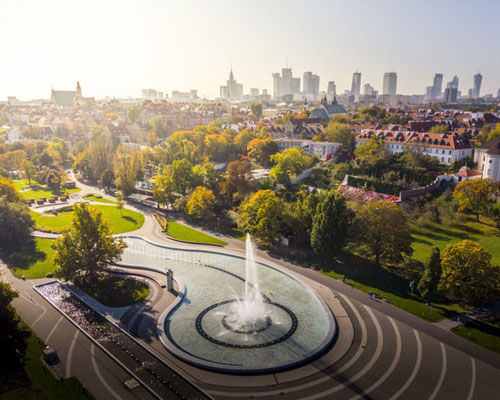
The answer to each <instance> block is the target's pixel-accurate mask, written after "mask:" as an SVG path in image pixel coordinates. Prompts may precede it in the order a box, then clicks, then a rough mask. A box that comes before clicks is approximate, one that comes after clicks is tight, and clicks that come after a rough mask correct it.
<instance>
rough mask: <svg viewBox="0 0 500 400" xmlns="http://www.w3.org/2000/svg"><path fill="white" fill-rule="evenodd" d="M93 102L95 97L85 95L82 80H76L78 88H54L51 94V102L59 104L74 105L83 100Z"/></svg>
mask: <svg viewBox="0 0 500 400" xmlns="http://www.w3.org/2000/svg"><path fill="white" fill-rule="evenodd" d="M89 101H91V102H93V101H95V100H94V98H93V97H83V96H82V88H81V86H80V82H78V81H77V82H76V90H75V91H73V90H54V88H52V93H51V95H50V102H51V103H54V104H57V105H59V106H66V107H72V106H74V105H76V104H77V103H81V102H89Z"/></svg>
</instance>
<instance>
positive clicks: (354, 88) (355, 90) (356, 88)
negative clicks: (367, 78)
mask: <svg viewBox="0 0 500 400" xmlns="http://www.w3.org/2000/svg"><path fill="white" fill-rule="evenodd" d="M360 93H361V72H358V71H356V72H355V73H354V74H353V75H352V84H351V95H353V96H355V97H358V96H359V95H360Z"/></svg>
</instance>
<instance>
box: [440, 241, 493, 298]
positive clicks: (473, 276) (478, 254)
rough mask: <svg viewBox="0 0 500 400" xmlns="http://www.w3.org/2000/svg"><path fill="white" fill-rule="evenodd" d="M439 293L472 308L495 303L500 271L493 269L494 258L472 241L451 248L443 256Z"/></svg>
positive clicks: (447, 248) (445, 250) (449, 246)
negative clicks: (443, 293) (492, 301)
mask: <svg viewBox="0 0 500 400" xmlns="http://www.w3.org/2000/svg"><path fill="white" fill-rule="evenodd" d="M441 266H442V268H443V273H442V276H441V282H440V285H439V287H440V289H441V290H443V291H444V292H445V293H446V294H447V295H448V296H449V297H451V298H453V299H457V300H461V301H464V302H465V303H470V304H485V303H487V302H489V301H491V300H494V299H496V297H497V295H498V291H499V285H500V267H498V266H492V265H491V254H490V253H488V252H487V251H486V250H485V249H484V248H483V247H481V246H480V245H479V244H478V243H475V242H473V241H471V240H464V241H463V242H460V243H456V244H450V245H448V246H446V248H445V249H444V250H443V252H442V258H441Z"/></svg>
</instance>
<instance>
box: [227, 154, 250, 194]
mask: <svg viewBox="0 0 500 400" xmlns="http://www.w3.org/2000/svg"><path fill="white" fill-rule="evenodd" d="M252 187H253V177H252V173H251V168H250V163H249V162H248V161H245V160H241V161H231V162H230V163H229V164H228V165H227V168H226V184H225V191H226V193H228V194H229V195H230V196H233V195H234V194H235V193H240V194H243V195H244V194H247V193H249V192H250V191H251V190H252Z"/></svg>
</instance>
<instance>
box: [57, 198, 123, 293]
mask: <svg viewBox="0 0 500 400" xmlns="http://www.w3.org/2000/svg"><path fill="white" fill-rule="evenodd" d="M73 212H74V213H73V221H72V222H71V225H70V227H69V228H68V229H67V230H66V231H65V232H64V233H63V235H62V236H60V237H59V238H57V239H56V241H55V243H54V244H53V245H52V248H53V249H54V263H55V264H56V265H57V266H58V269H57V270H56V275H57V276H58V277H60V278H62V279H65V280H73V281H81V282H82V283H87V284H92V283H95V282H96V281H97V279H98V278H99V275H100V274H102V272H103V271H104V268H105V267H106V266H107V265H110V264H114V263H115V262H116V261H118V260H119V258H120V255H121V254H122V252H123V250H124V249H125V247H126V244H125V242H124V241H123V239H122V238H114V237H113V232H112V229H111V226H110V225H109V223H108V221H106V220H104V219H103V218H102V213H101V212H100V211H99V210H98V209H97V208H96V207H94V206H92V205H88V204H85V203H81V204H75V205H74V206H73Z"/></svg>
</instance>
